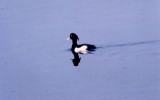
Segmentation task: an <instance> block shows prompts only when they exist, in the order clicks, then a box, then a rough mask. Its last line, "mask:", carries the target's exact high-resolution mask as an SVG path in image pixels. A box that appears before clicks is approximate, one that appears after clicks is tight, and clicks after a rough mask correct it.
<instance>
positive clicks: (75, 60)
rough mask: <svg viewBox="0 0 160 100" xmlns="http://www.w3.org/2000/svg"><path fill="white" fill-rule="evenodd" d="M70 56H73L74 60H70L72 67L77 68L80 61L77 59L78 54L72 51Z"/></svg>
mask: <svg viewBox="0 0 160 100" xmlns="http://www.w3.org/2000/svg"><path fill="white" fill-rule="evenodd" d="M72 54H73V55H74V59H72V62H73V65H74V66H78V64H79V63H80V61H81V58H80V57H79V55H78V53H76V52H74V51H73V50H72Z"/></svg>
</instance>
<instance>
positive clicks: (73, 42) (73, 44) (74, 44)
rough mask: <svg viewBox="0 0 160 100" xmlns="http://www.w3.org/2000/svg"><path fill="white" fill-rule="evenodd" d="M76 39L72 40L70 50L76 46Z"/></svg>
mask: <svg viewBox="0 0 160 100" xmlns="http://www.w3.org/2000/svg"><path fill="white" fill-rule="evenodd" d="M77 45H78V44H77V40H74V41H72V50H73V49H74V48H75V47H77Z"/></svg>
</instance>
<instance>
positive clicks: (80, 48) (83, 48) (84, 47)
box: [70, 33, 96, 54]
mask: <svg viewBox="0 0 160 100" xmlns="http://www.w3.org/2000/svg"><path fill="white" fill-rule="evenodd" d="M70 39H71V40H72V47H71V50H72V51H74V52H76V53H83V54H84V53H87V52H88V51H94V50H95V49H96V46H94V45H91V44H81V45H78V44H77V40H79V38H78V36H77V35H76V34H75V33H71V34H70Z"/></svg>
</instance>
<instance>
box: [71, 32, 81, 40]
mask: <svg viewBox="0 0 160 100" xmlns="http://www.w3.org/2000/svg"><path fill="white" fill-rule="evenodd" d="M70 39H71V40H72V41H77V40H79V38H78V36H77V35H76V34H75V33H71V34H70Z"/></svg>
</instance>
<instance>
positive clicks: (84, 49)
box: [74, 45, 87, 54]
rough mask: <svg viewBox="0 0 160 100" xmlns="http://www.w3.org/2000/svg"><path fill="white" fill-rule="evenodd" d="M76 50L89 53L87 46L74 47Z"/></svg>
mask: <svg viewBox="0 0 160 100" xmlns="http://www.w3.org/2000/svg"><path fill="white" fill-rule="evenodd" d="M74 51H75V52H76V53H83V54H85V53H87V46H85V45H84V46H82V47H79V48H77V47H76V48H75V49H74Z"/></svg>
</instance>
